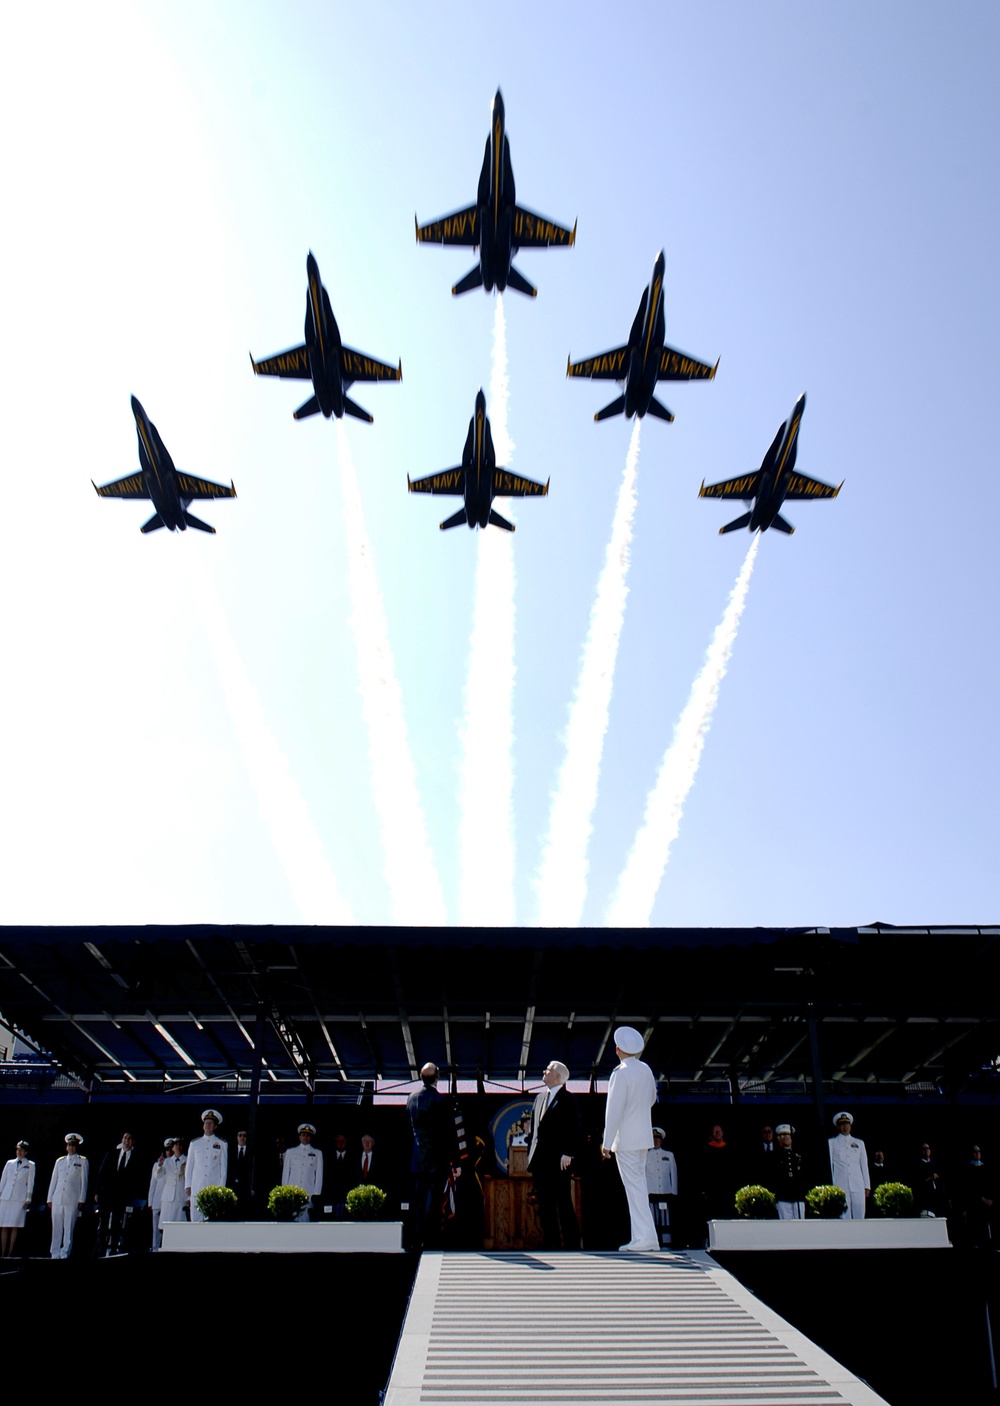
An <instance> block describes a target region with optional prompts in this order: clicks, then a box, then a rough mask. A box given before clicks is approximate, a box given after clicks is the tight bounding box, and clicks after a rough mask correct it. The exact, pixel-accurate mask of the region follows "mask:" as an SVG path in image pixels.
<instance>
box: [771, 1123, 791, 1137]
mask: <svg viewBox="0 0 1000 1406" xmlns="http://www.w3.org/2000/svg"><path fill="white" fill-rule="evenodd" d="M794 1131H795V1129H794V1128H793V1127H792V1125H791V1123H779V1124H778V1126H777V1127H776V1128H775V1130H774V1133H775V1136H776V1137H781V1134H782V1133H787V1134H788V1135H789V1137H791V1135H792V1133H794Z"/></svg>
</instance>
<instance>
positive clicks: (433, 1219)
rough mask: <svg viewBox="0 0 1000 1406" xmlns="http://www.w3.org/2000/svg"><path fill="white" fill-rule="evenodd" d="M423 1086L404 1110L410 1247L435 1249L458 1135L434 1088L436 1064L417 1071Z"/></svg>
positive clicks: (456, 1172)
mask: <svg viewBox="0 0 1000 1406" xmlns="http://www.w3.org/2000/svg"><path fill="white" fill-rule="evenodd" d="M420 1078H421V1081H422V1082H423V1088H422V1089H420V1090H419V1092H418V1093H415V1094H410V1097H409V1098H408V1099H407V1100H406V1111H407V1113H408V1114H409V1115H410V1126H411V1127H412V1129H413V1159H412V1161H411V1162H410V1171H411V1172H412V1173H413V1182H414V1185H413V1230H412V1248H413V1249H415V1250H419V1249H429V1250H430V1249H438V1248H440V1244H441V1219H442V1216H441V1212H442V1205H443V1202H444V1189H445V1182H446V1180H447V1178H448V1170H449V1167H450V1168H451V1171H452V1175H453V1176H455V1177H459V1176H461V1174H462V1169H461V1167H459V1166H458V1165H457V1163H458V1138H457V1136H456V1133H455V1118H454V1114H453V1113H452V1110H451V1107H450V1105H449V1103H448V1100H447V1099H446V1098H445V1097H444V1095H443V1094H439V1093H438V1090H437V1081H438V1068H437V1065H436V1064H425V1065H424V1067H423V1068H422V1069H421V1071H420Z"/></svg>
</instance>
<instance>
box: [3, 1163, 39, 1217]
mask: <svg viewBox="0 0 1000 1406" xmlns="http://www.w3.org/2000/svg"><path fill="white" fill-rule="evenodd" d="M34 1189H35V1164H34V1162H32V1161H31V1159H30V1158H29V1157H21V1158H20V1159H19V1158H17V1157H12V1158H11V1159H10V1161H9V1162H8V1163H7V1165H6V1166H5V1167H4V1169H3V1176H0V1201H16V1202H17V1204H18V1205H19V1206H23V1205H24V1203H25V1201H30V1200H31V1194H32V1192H33V1191H34Z"/></svg>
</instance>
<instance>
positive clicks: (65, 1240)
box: [49, 1201, 80, 1260]
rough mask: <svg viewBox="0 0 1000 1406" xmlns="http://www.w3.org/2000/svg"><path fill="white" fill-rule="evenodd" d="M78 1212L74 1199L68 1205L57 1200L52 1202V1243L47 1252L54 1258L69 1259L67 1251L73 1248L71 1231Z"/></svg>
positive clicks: (73, 1228)
mask: <svg viewBox="0 0 1000 1406" xmlns="http://www.w3.org/2000/svg"><path fill="white" fill-rule="evenodd" d="M79 1214H80V1212H79V1209H78V1207H77V1204H76V1202H75V1201H72V1202H70V1203H69V1204H68V1205H63V1204H62V1203H61V1202H59V1201H53V1202H52V1244H51V1245H50V1246H49V1253H50V1254H51V1256H52V1258H53V1259H54V1260H66V1259H69V1252H70V1250H72V1248H73V1231H74V1230H75V1229H76V1218H77V1216H78V1215H79Z"/></svg>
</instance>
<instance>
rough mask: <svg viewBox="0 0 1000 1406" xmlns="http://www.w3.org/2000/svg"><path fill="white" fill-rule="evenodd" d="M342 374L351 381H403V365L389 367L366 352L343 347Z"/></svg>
mask: <svg viewBox="0 0 1000 1406" xmlns="http://www.w3.org/2000/svg"><path fill="white" fill-rule="evenodd" d="M340 374H341V375H342V376H343V377H344V378H345V379H346V380H350V381H401V380H402V379H403V363H402V362H400V363H399V365H398V366H389V365H387V364H386V362H384V361H376V360H375V358H374V357H373V356H367V355H366V354H365V353H364V352H359V351H355V350H354V348H353V347H341V349H340Z"/></svg>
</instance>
